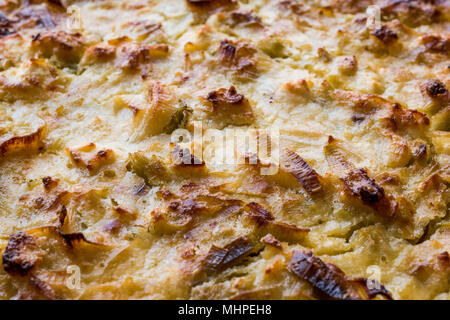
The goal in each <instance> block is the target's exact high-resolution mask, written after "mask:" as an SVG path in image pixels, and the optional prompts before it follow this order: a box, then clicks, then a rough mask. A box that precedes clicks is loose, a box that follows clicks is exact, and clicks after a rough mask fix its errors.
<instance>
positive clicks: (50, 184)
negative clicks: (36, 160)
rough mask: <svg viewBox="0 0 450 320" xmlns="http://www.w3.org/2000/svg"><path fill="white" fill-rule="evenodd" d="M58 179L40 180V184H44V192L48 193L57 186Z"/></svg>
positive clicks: (46, 178) (45, 178)
mask: <svg viewBox="0 0 450 320" xmlns="http://www.w3.org/2000/svg"><path fill="white" fill-rule="evenodd" d="M58 182H59V180H58V179H53V178H52V177H44V178H42V183H43V184H44V188H45V190H46V191H50V190H52V189H54V188H56V187H57V186H58Z"/></svg>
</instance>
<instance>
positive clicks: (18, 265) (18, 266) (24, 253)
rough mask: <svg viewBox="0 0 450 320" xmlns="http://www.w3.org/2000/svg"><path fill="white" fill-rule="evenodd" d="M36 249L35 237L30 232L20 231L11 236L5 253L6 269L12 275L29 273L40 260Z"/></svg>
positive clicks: (4, 264)
mask: <svg viewBox="0 0 450 320" xmlns="http://www.w3.org/2000/svg"><path fill="white" fill-rule="evenodd" d="M34 249H36V245H35V242H34V238H33V237H32V236H30V235H29V234H28V233H25V232H18V233H16V234H13V235H12V236H10V238H9V242H8V245H7V246H6V249H5V252H4V253H3V268H4V269H5V271H6V272H7V273H9V274H11V275H19V276H25V275H27V274H28V272H29V271H30V270H31V269H32V268H33V267H34V266H35V265H36V262H37V261H38V256H37V254H36V253H35V252H33V251H34Z"/></svg>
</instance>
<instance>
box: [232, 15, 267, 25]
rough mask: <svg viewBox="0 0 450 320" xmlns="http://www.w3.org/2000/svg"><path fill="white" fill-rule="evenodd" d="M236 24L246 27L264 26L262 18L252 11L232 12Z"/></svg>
mask: <svg viewBox="0 0 450 320" xmlns="http://www.w3.org/2000/svg"><path fill="white" fill-rule="evenodd" d="M230 16H231V20H232V22H233V24H234V25H242V26H244V27H254V28H263V27H264V26H263V24H262V22H261V18H260V17H258V16H257V15H255V13H254V12H252V11H247V12H239V11H234V12H232V13H231V14H230Z"/></svg>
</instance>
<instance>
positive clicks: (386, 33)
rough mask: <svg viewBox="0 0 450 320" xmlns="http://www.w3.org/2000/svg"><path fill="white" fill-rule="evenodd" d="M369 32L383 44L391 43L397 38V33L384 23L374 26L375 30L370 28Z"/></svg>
mask: <svg viewBox="0 0 450 320" xmlns="http://www.w3.org/2000/svg"><path fill="white" fill-rule="evenodd" d="M370 34H371V35H373V36H375V37H377V38H378V39H379V40H381V41H382V42H383V43H384V44H387V45H389V44H391V43H393V42H394V41H395V40H397V39H398V35H397V34H396V33H395V32H394V31H392V30H390V29H388V28H387V27H386V26H384V25H382V26H380V27H378V28H376V29H375V30H372V31H371V32H370Z"/></svg>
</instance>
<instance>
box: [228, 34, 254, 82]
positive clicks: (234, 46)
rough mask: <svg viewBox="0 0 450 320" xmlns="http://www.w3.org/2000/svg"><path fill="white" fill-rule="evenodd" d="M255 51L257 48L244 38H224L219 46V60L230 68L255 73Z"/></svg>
mask: <svg viewBox="0 0 450 320" xmlns="http://www.w3.org/2000/svg"><path fill="white" fill-rule="evenodd" d="M255 53H256V50H255V49H254V48H252V47H251V46H250V45H249V44H247V43H245V42H244V41H242V40H240V41H238V42H233V41H230V40H223V41H221V42H220V46H219V62H220V64H221V65H223V66H224V67H226V68H228V69H232V70H236V71H239V72H243V73H249V74H250V75H253V74H254V73H255V71H256V70H255V69H256V61H255V59H254V55H255Z"/></svg>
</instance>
